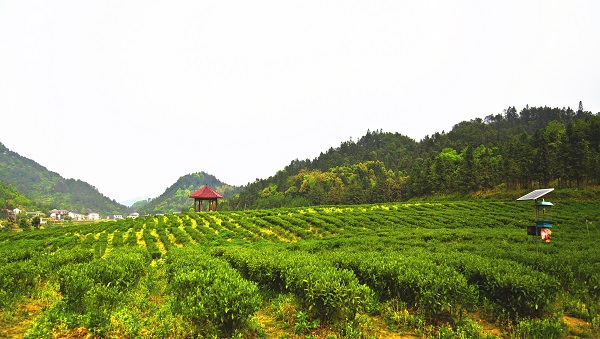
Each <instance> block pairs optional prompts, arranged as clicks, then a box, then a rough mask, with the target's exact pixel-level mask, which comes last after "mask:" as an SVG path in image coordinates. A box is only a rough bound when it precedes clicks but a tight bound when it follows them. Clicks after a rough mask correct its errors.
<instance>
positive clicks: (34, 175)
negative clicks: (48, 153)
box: [0, 143, 127, 215]
mask: <svg viewBox="0 0 600 339" xmlns="http://www.w3.org/2000/svg"><path fill="white" fill-rule="evenodd" d="M0 182H1V183H3V185H4V186H8V185H10V186H12V187H13V188H14V189H16V191H18V192H20V193H21V195H24V196H25V197H27V199H30V200H31V201H32V203H31V205H36V206H43V207H45V208H58V209H66V210H70V211H74V212H78V213H90V212H97V213H99V214H101V215H108V214H124V213H126V211H127V207H126V206H124V205H121V204H119V203H117V202H116V201H115V200H111V199H109V198H108V197H106V196H104V195H103V194H101V193H100V192H98V190H97V189H96V188H95V187H93V186H92V185H90V184H88V183H86V182H84V181H81V180H75V179H65V178H63V177H61V176H60V175H59V174H58V173H55V172H52V171H49V170H48V169H46V168H45V167H44V166H42V165H40V164H38V163H37V162H35V161H33V160H31V159H28V158H25V157H23V156H21V155H19V154H18V153H15V152H12V151H10V150H9V149H8V148H6V147H5V146H4V145H3V144H2V143H0ZM23 204H24V205H25V206H24V207H28V203H23Z"/></svg>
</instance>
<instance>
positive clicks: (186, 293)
mask: <svg viewBox="0 0 600 339" xmlns="http://www.w3.org/2000/svg"><path fill="white" fill-rule="evenodd" d="M167 277H168V281H169V287H168V290H169V293H170V294H171V295H172V296H173V302H172V308H173V312H174V313H176V314H180V315H182V316H183V317H184V318H185V319H187V320H189V321H190V322H191V323H193V324H194V326H195V328H196V332H197V334H201V335H215V334H222V335H225V336H228V335H230V334H232V333H234V332H235V331H236V330H238V329H240V328H243V327H244V326H246V325H247V323H248V320H249V319H250V317H251V316H252V315H254V313H256V311H257V310H258V308H259V306H260V305H261V303H262V300H261V298H260V296H259V294H258V288H257V286H256V284H255V283H253V282H250V281H247V280H245V279H244V278H242V277H241V276H240V274H239V273H238V272H236V271H235V270H234V269H232V268H231V266H229V265H228V264H227V263H226V262H225V261H222V260H220V259H217V258H214V257H211V256H209V255H207V254H205V253H203V252H202V251H201V250H200V249H199V248H197V247H192V246H188V247H184V248H181V249H173V250H171V251H170V252H169V255H168V257H167Z"/></svg>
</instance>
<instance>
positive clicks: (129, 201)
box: [121, 197, 151, 207]
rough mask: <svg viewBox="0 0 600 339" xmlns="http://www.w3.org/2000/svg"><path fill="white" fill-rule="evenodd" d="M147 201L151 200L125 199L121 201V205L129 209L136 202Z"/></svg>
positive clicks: (145, 198)
mask: <svg viewBox="0 0 600 339" xmlns="http://www.w3.org/2000/svg"><path fill="white" fill-rule="evenodd" d="M148 199H151V198H150V197H136V198H131V199H127V200H125V201H121V204H123V205H125V206H127V207H131V206H132V205H133V204H135V203H136V202H138V201H142V200H148Z"/></svg>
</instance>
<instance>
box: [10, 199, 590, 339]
mask: <svg viewBox="0 0 600 339" xmlns="http://www.w3.org/2000/svg"><path fill="white" fill-rule="evenodd" d="M553 202H554V201H553ZM554 203H555V206H554V208H553V209H552V215H553V219H554V220H555V221H556V224H555V226H554V228H553V229H552V239H551V242H550V243H546V242H539V243H538V246H539V253H538V254H536V238H535V237H533V236H528V235H527V232H526V226H530V225H532V224H533V219H534V216H535V214H534V209H533V203H532V202H514V201H494V200H479V201H444V202H418V203H394V204H383V205H382V204H379V205H358V206H326V207H304V208H289V209H272V210H252V211H236V212H205V213H186V214H173V215H158V216H147V217H142V218H138V219H135V220H133V219H128V220H121V221H116V222H115V221H106V222H100V223H96V224H90V225H84V226H66V227H53V228H48V229H40V230H31V231H25V232H4V233H1V234H0V338H3V337H14V338H20V337H27V338H56V337H62V338H90V337H107V338H195V337H201V338H202V337H209V338H210V337H235V338H576V337H583V338H586V337H587V338H594V337H599V336H600V316H599V312H600V246H599V244H598V241H600V212H599V211H600V202H597V201H570V200H562V201H557V202H554Z"/></svg>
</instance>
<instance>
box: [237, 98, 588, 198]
mask: <svg viewBox="0 0 600 339" xmlns="http://www.w3.org/2000/svg"><path fill="white" fill-rule="evenodd" d="M598 184H600V116H598V115H594V114H592V113H591V112H588V111H584V110H583V109H582V110H578V111H573V110H571V109H570V108H567V109H565V108H562V109H559V108H550V107H526V108H524V109H522V110H521V111H520V112H518V113H517V111H516V109H515V108H514V107H509V108H508V109H506V110H505V111H504V112H503V113H502V114H496V115H488V116H487V117H485V119H479V118H478V119H474V120H471V121H463V122H460V123H458V124H456V125H455V126H454V127H453V128H452V130H451V131H449V132H443V131H442V132H441V133H434V134H433V135H431V136H426V137H425V138H423V139H422V140H421V141H418V142H417V141H414V140H412V139H410V138H408V137H406V136H403V135H401V134H398V133H388V132H383V131H373V132H372V131H367V133H366V134H365V135H364V136H363V137H361V138H359V139H358V140H355V141H353V140H349V141H346V142H342V143H341V144H340V146H339V147H337V148H330V149H329V150H328V151H327V152H325V153H321V154H320V155H319V156H318V157H316V158H315V159H313V160H309V159H306V160H294V161H292V162H291V163H290V165H288V166H286V167H285V168H284V169H283V170H281V171H279V172H277V173H276V174H275V175H273V176H272V177H269V178H265V179H262V180H257V181H255V182H253V183H250V184H248V185H247V186H245V187H244V188H243V190H242V191H241V192H240V195H239V196H236V197H234V198H232V199H230V206H231V207H232V208H234V209H236V208H237V209H242V208H244V206H245V207H246V208H269V207H281V206H307V205H320V204H356V203H375V202H391V201H398V200H400V201H403V200H408V199H410V198H415V197H417V198H418V197H425V196H432V195H460V196H470V195H479V194H482V193H486V192H489V191H507V190H508V191H514V190H524V189H529V188H537V187H557V188H586V187H591V186H595V185H598Z"/></svg>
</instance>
